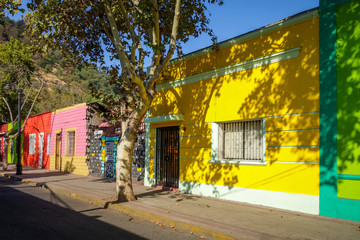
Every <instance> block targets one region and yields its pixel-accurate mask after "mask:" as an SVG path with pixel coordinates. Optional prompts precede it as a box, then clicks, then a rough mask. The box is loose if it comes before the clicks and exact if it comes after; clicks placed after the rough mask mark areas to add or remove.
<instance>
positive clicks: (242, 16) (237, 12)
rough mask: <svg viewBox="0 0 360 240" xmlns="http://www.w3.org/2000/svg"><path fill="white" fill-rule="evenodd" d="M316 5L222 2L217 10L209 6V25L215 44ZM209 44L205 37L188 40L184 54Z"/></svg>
mask: <svg viewBox="0 0 360 240" xmlns="http://www.w3.org/2000/svg"><path fill="white" fill-rule="evenodd" d="M318 6H319V0H224V4H223V5H222V6H220V7H219V6H217V5H211V6H210V7H209V11H210V13H211V17H210V20H211V22H210V26H211V28H212V29H213V30H214V32H215V34H216V35H217V37H218V42H222V41H224V40H227V39H230V38H233V37H236V36H238V35H241V34H244V33H247V32H250V31H252V30H255V29H257V28H260V27H263V26H266V25H269V24H271V23H274V22H277V21H279V20H281V19H284V18H286V17H289V16H291V15H294V14H297V13H299V12H302V11H305V10H308V9H312V8H315V7H318ZM211 44H212V42H211V40H210V38H209V37H208V36H207V35H204V36H201V37H199V38H197V39H191V40H190V41H188V42H187V43H186V44H185V45H184V46H183V52H184V53H185V54H187V53H190V52H193V51H196V50H198V49H201V48H204V47H207V46H210V45H211Z"/></svg>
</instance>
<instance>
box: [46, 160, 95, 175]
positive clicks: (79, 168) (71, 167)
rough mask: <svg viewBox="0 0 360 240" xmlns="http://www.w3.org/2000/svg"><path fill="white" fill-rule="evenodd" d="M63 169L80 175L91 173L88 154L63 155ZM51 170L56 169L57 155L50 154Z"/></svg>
mask: <svg viewBox="0 0 360 240" xmlns="http://www.w3.org/2000/svg"><path fill="white" fill-rule="evenodd" d="M60 163H61V171H62V172H68V173H74V174H79V175H84V176H87V175H89V169H88V166H87V163H86V156H61V160H60ZM50 170H55V155H51V156H50Z"/></svg>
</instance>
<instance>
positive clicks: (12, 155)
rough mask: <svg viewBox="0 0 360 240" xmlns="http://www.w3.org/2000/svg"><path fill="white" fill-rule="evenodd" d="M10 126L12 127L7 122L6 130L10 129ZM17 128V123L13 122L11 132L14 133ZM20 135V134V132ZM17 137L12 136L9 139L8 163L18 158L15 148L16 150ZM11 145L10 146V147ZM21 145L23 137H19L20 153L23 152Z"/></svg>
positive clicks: (14, 161) (15, 161)
mask: <svg viewBox="0 0 360 240" xmlns="http://www.w3.org/2000/svg"><path fill="white" fill-rule="evenodd" d="M11 127H12V124H11V123H9V124H8V130H10V129H11ZM17 129H18V123H17V122H15V124H14V130H13V132H14V133H15V132H17ZM11 136H13V135H10V137H11ZM21 136H22V134H21ZM17 139H18V138H17V137H14V138H12V139H10V142H9V145H10V146H9V149H8V163H17V159H18V157H17V150H16V147H17V144H16V141H17ZM11 145H12V147H11ZM22 146H23V138H22V137H21V155H22V154H23V148H22ZM21 159H22V158H21Z"/></svg>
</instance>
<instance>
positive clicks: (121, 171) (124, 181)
mask: <svg viewBox="0 0 360 240" xmlns="http://www.w3.org/2000/svg"><path fill="white" fill-rule="evenodd" d="M131 121H136V120H131ZM124 125H125V126H124ZM126 125H127V126H126ZM129 125H130V126H133V124H123V126H122V136H121V140H120V142H119V143H118V145H117V155H116V196H117V199H118V201H120V202H127V201H134V200H136V197H135V195H134V192H133V189H132V174H131V164H132V155H133V149H134V145H135V141H136V132H137V128H138V126H137V125H138V124H135V125H136V128H135V129H134V127H130V126H129Z"/></svg>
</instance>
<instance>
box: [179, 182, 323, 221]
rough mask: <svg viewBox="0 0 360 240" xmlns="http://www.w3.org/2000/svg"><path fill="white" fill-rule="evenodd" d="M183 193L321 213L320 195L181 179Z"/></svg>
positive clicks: (180, 185)
mask: <svg viewBox="0 0 360 240" xmlns="http://www.w3.org/2000/svg"><path fill="white" fill-rule="evenodd" d="M179 190H180V191H181V192H183V193H190V194H196V195H201V196H208V197H216V198H220V199H224V200H232V201H236V202H244V203H250V204H255V205H263V206H268V207H274V208H280V209H285V210H290V211H297V212H302V213H309V214H316V215H318V214H319V196H314V195H306V194H295V193H285V192H275V191H267V190H257V189H248V188H240V187H230V186H220V185H211V184H203V183H195V182H184V181H180V184H179Z"/></svg>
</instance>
